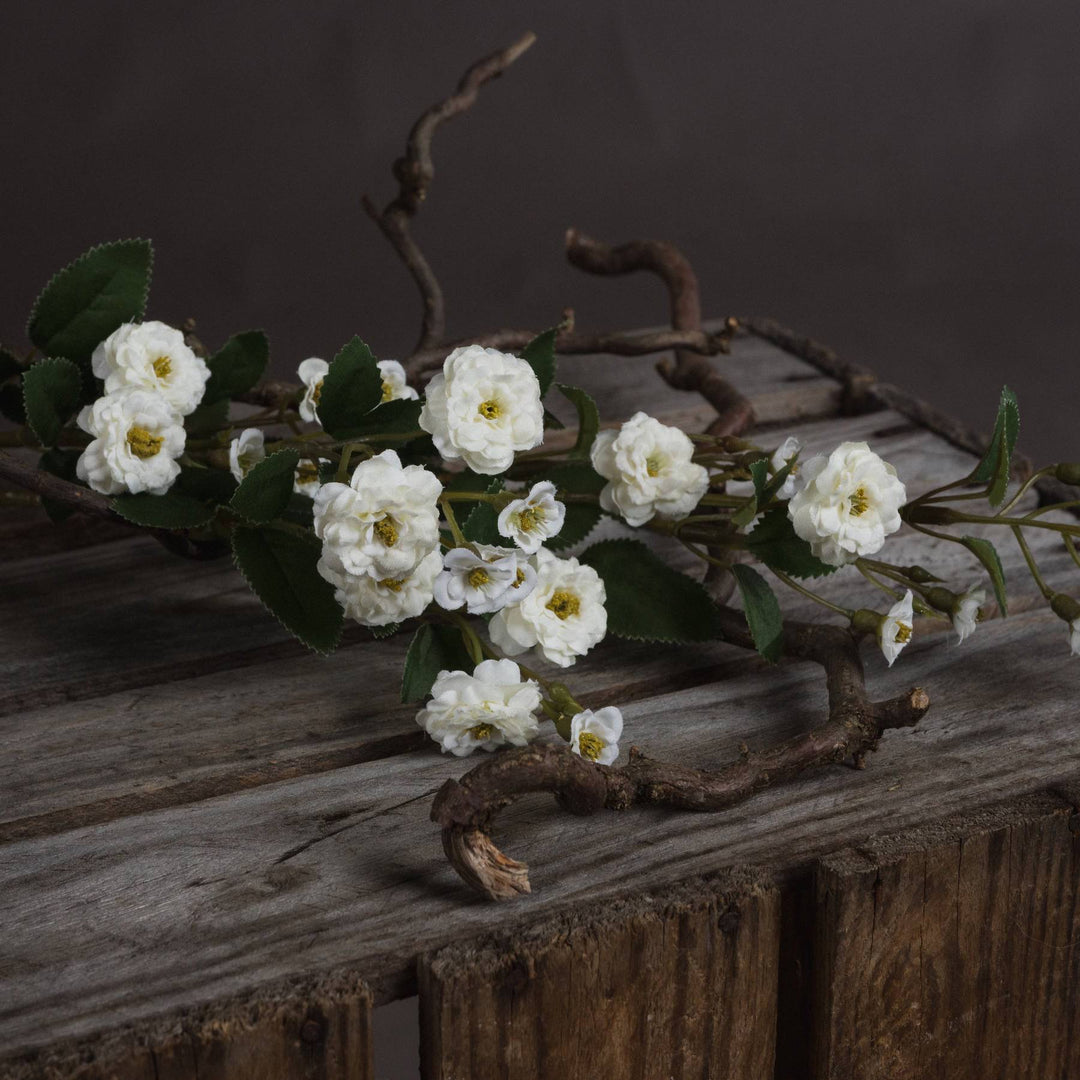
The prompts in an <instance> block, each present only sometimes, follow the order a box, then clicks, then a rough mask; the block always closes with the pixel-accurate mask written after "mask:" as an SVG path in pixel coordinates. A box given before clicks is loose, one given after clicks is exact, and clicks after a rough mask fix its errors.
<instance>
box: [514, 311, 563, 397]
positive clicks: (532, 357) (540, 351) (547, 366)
mask: <svg viewBox="0 0 1080 1080" xmlns="http://www.w3.org/2000/svg"><path fill="white" fill-rule="evenodd" d="M558 332H559V331H558V329H557V328H553V329H551V330H545V331H544V332H543V333H542V334H537V335H536V337H534V338H533V339H532V341H530V342H529V344H528V345H526V346H525V348H524V349H522V350H521V359H522V360H524V361H525V362H526V363H527V364H528V365H529V366H530V367H531V368H532V369H533V371H534V372H535V373H536V378H537V380H538V381H539V383H540V396H541V397H543V396H544V395H545V394H546V393H547V392H548V387H550V386H551V384H552V382H553V381H554V379H555V335H556V334H558Z"/></svg>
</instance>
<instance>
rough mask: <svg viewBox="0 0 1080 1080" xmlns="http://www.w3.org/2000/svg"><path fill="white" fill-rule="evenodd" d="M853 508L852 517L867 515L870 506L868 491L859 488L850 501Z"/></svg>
mask: <svg viewBox="0 0 1080 1080" xmlns="http://www.w3.org/2000/svg"><path fill="white" fill-rule="evenodd" d="M848 502H849V504H850V506H851V516H852V517H858V516H859V515H860V514H865V513H866V509H867V507H868V506H869V505H870V501H869V500H868V499H867V497H866V489H865V488H859V489H858V490H857V491H856V492H855V494H854V495H852V496H851V498H850V499H849V500H848Z"/></svg>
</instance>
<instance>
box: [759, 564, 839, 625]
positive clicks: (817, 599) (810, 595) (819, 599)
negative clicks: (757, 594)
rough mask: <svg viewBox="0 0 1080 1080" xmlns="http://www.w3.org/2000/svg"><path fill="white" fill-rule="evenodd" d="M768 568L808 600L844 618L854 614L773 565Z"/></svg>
mask: <svg viewBox="0 0 1080 1080" xmlns="http://www.w3.org/2000/svg"><path fill="white" fill-rule="evenodd" d="M769 569H770V570H772V572H773V573H774V574H775V575H776V576H777V577H778V578H779V579H780V580H781V581H782V582H783V583H784V584H785V585H786V586H787V587H788V588H789V589H794V590H795V591H796V592H797V593H802V594H803V596H805V597H806V598H807V599H808V600H813V601H814V603H816V604H821V605H822V607H827V608H829V609H830V610H831V611H835V612H836V613H837V614H838V615H843V616H844V617H845V618H847V619H850V618H851V617H852V615H854V614H855V612H854V611H851V610H850V609H849V608H845V607H840V606H839V604H834V603H833V602H832V601H831V600H826V599H825V597H824V596H818V594H817V593H816V592H811V591H810V590H809V589H807V588H804V587H803V586H802V585H800V584H799V583H798V582H797V581H795V579H794V578H790V577H788V576H787V574H785V573H783V572H782V571H780V570H777V569H775V568H774V567H771V566H770V567H769Z"/></svg>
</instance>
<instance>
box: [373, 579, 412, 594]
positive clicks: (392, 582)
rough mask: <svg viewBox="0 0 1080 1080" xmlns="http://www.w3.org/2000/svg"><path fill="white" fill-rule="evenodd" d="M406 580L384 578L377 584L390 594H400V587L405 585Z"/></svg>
mask: <svg viewBox="0 0 1080 1080" xmlns="http://www.w3.org/2000/svg"><path fill="white" fill-rule="evenodd" d="M406 580H407V579H406V578H392V577H384V578H383V579H382V581H380V582H378V584H379V585H381V586H382V587H383V588H384V589H389V590H390V591H391V592H401V586H402V585H404V584H405V582H406Z"/></svg>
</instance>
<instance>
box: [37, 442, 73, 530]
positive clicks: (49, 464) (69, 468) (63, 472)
mask: <svg viewBox="0 0 1080 1080" xmlns="http://www.w3.org/2000/svg"><path fill="white" fill-rule="evenodd" d="M81 454H82V451H81V450H61V449H59V448H58V447H55V448H53V449H52V450H46V451H45V453H44V454H42V455H41V458H40V459H39V460H38V468H39V469H43V470H44V471H45V472H47V473H51V474H52V475H53V476H58V477H59V478H60V479H61V480H68V481H71V482H72V483H75V482H76V481H77V480H78V477H77V476H76V474H75V466H76V464H77V463H78V460H79V457H80V456H81ZM41 507H42V509H43V510H44V511H45V513H46V514H48V515H49V518H50V519H51V520H52V521H55V522H57V523H59V522H61V521H66V520H67V519H68V518H69V517H71V515H72V514H74V513H75V510H74V508H73V507H71V506H68V505H67V504H66V503H62V502H57V501H56V499H50V498H49V497H48V496H47V495H43V496H42V497H41Z"/></svg>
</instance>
